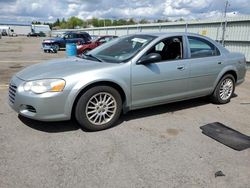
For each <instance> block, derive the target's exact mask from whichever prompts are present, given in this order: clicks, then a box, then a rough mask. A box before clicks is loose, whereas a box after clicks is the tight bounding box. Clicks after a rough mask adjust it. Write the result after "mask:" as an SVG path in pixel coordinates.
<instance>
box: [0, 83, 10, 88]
mask: <svg viewBox="0 0 250 188" xmlns="http://www.w3.org/2000/svg"><path fill="white" fill-rule="evenodd" d="M8 87H9V85H8V84H0V89H7V88H8Z"/></svg>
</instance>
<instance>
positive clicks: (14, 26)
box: [0, 22, 31, 35]
mask: <svg viewBox="0 0 250 188" xmlns="http://www.w3.org/2000/svg"><path fill="white" fill-rule="evenodd" d="M0 30H1V31H2V30H5V31H6V32H7V34H9V35H12V34H13V33H15V34H17V35H27V34H28V33H30V32H31V24H22V23H7V22H5V23H2V22H0Z"/></svg>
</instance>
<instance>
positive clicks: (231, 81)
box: [211, 74, 235, 104]
mask: <svg viewBox="0 0 250 188" xmlns="http://www.w3.org/2000/svg"><path fill="white" fill-rule="evenodd" d="M234 90H235V78H234V77H233V75H231V74H226V75H225V76H223V77H222V79H221V80H220V81H219V83H218V84H217V86H216V88H215V90H214V92H213V94H212V95H211V99H212V102H213V103H215V104H226V103H228V102H230V99H231V98H232V96H233V94H234Z"/></svg>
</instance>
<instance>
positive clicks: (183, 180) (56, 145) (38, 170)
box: [0, 37, 250, 188]
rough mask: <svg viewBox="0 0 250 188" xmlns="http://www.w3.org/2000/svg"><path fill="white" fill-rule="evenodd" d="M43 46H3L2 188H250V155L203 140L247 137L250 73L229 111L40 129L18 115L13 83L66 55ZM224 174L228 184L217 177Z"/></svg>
mask: <svg viewBox="0 0 250 188" xmlns="http://www.w3.org/2000/svg"><path fill="white" fill-rule="evenodd" d="M41 40H42V39H41V38H26V37H17V38H8V37H3V38H2V39H0V57H1V59H0V103H1V105H0V187H1V188H5V187H11V188H13V187H18V188H19V187H32V188H33V187H50V188H51V187H90V188H94V187H178V188H179V187H185V188H186V187H220V188H223V187H225V188H236V187H237V188H238V187H241V188H246V187H250V149H247V150H244V151H240V152H239V151H235V150H233V149H231V148H228V147H226V146H224V145H222V144H220V143H218V142H217V141H215V140H213V139H211V138H209V137H207V136H205V135H203V134H202V133H201V130H200V126H202V125H204V124H207V123H212V122H216V121H219V122H221V123H224V124H225V125H227V126H229V127H231V128H233V129H236V130H238V131H240V132H242V133H243V134H246V135H249V136H250V116H249V114H250V87H249V85H250V72H248V73H247V77H246V81H245V82H244V83H243V84H242V85H240V86H239V87H237V88H236V96H235V97H234V98H233V99H232V100H231V102H230V103H229V104H226V105H214V104H211V103H209V101H206V100H205V99H195V100H189V101H184V102H179V103H173V104H168V105H163V106H158V107H154V108H147V109H143V110H137V111H132V112H129V113H128V114H126V115H124V116H122V118H121V121H120V123H119V125H118V126H116V127H114V128H111V129H108V130H105V131H101V132H85V131H83V130H81V129H79V128H78V126H77V124H76V123H75V122H74V121H68V122H55V123H43V122H37V121H32V120H29V119H26V118H23V117H18V115H17V114H16V113H15V112H13V111H12V110H11V109H10V107H9V106H8V104H7V100H8V99H7V87H6V84H7V83H8V81H9V78H10V76H11V75H12V74H14V73H15V72H16V71H18V70H20V69H21V68H23V67H25V66H27V65H30V64H34V63H38V62H41V61H43V60H46V59H51V58H59V57H64V56H65V52H64V51H60V52H59V53H57V54H44V53H43V52H42V50H41V49H40V47H41ZM220 170H221V171H222V172H223V173H224V174H225V176H222V177H216V178H215V172H217V171H220Z"/></svg>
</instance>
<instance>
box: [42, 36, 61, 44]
mask: <svg viewBox="0 0 250 188" xmlns="http://www.w3.org/2000/svg"><path fill="white" fill-rule="evenodd" d="M59 41H63V39H62V38H59V37H58V38H50V39H45V40H44V41H43V43H51V42H59Z"/></svg>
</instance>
